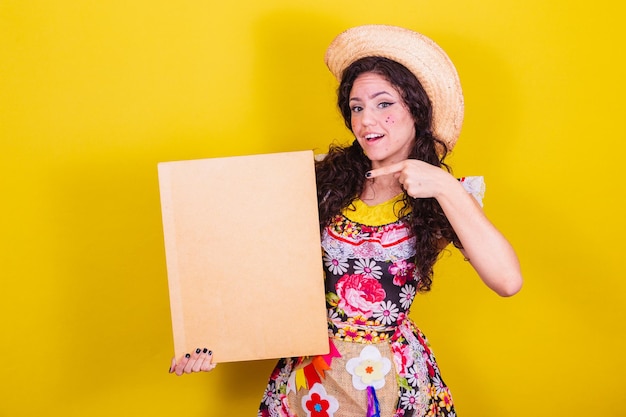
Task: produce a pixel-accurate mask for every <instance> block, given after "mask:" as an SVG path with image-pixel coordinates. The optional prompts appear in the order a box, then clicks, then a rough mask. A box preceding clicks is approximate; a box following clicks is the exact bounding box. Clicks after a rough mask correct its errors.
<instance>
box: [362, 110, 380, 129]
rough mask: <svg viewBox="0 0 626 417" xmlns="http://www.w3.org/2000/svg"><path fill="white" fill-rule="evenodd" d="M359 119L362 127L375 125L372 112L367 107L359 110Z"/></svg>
mask: <svg viewBox="0 0 626 417" xmlns="http://www.w3.org/2000/svg"><path fill="white" fill-rule="evenodd" d="M359 119H360V122H361V125H363V126H372V125H373V124H375V123H376V120H375V118H374V112H373V111H372V110H371V109H369V108H367V107H366V108H364V109H363V110H361V113H360V114H359Z"/></svg>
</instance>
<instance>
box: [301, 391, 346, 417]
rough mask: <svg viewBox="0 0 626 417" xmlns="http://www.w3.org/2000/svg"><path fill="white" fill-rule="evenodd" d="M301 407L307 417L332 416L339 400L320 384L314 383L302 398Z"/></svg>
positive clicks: (337, 407)
mask: <svg viewBox="0 0 626 417" xmlns="http://www.w3.org/2000/svg"><path fill="white" fill-rule="evenodd" d="M302 408H303V409H304V410H305V412H306V415H307V417H333V416H334V415H335V412H336V411H337V410H338V409H339V402H338V401H337V399H336V398H335V397H333V396H332V395H328V394H327V393H326V389H325V388H324V386H323V385H322V384H315V385H313V387H312V388H311V389H310V390H309V393H308V395H305V396H304V397H303V398H302Z"/></svg>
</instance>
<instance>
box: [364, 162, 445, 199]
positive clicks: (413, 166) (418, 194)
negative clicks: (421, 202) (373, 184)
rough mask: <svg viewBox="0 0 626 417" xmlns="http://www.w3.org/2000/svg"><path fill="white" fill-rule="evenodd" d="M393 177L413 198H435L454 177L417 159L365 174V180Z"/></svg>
mask: <svg viewBox="0 0 626 417" xmlns="http://www.w3.org/2000/svg"><path fill="white" fill-rule="evenodd" d="M383 175H393V176H394V177H395V178H396V179H397V180H398V181H399V182H400V184H401V185H402V188H403V189H404V190H405V191H406V193H407V194H408V195H409V196H411V197H413V198H431V197H433V198H437V196H438V195H439V194H440V193H441V192H442V190H443V189H444V188H445V186H446V182H447V181H451V180H452V181H454V182H456V180H455V179H454V177H453V176H452V175H450V174H449V173H448V172H446V171H444V170H443V169H441V168H439V167H436V166H434V165H431V164H429V163H427V162H424V161H420V160H417V159H405V160H404V161H401V162H398V163H395V164H392V165H388V166H385V167H382V168H377V169H373V170H371V171H369V172H368V173H367V178H376V177H380V176H383Z"/></svg>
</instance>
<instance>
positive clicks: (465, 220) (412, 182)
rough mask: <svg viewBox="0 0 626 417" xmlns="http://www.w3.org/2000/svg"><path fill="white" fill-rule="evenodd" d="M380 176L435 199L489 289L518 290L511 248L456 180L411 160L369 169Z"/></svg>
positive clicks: (506, 293) (503, 292)
mask: <svg viewBox="0 0 626 417" xmlns="http://www.w3.org/2000/svg"><path fill="white" fill-rule="evenodd" d="M381 175H394V176H395V177H396V178H397V179H398V181H399V182H400V183H401V184H402V187H403V188H404V190H405V191H406V192H407V194H409V195H410V196H411V197H413V198H436V199H437V201H438V202H439V205H440V206H441V208H442V209H443V212H444V213H445V215H446V217H447V218H448V221H449V222H450V224H451V225H452V228H453V229H454V231H455V233H456V234H457V236H458V238H459V240H460V241H461V244H462V245H463V254H464V256H465V257H466V258H467V259H468V260H469V262H470V263H471V265H472V266H473V267H474V269H475V270H476V272H477V273H478V275H479V276H480V278H481V279H482V280H483V282H484V283H485V284H486V285H487V286H488V287H489V288H491V289H492V290H493V291H495V292H496V293H497V294H499V295H501V296H503V297H507V296H511V295H514V294H515V293H517V292H518V291H519V290H520V289H521V287H522V274H521V271H520V265H519V261H518V259H517V255H516V254H515V251H514V250H513V247H512V246H511V244H510V243H509V242H508V241H507V240H506V238H505V237H504V236H503V235H502V233H500V231H498V229H496V227H495V226H494V225H493V224H492V223H491V222H490V221H489V219H488V218H487V217H486V216H485V214H484V212H483V211H482V209H481V207H480V206H479V204H478V203H477V202H476V200H475V199H474V198H473V197H472V196H471V195H470V194H469V193H468V192H467V191H466V190H465V189H464V188H463V186H462V185H461V184H460V182H459V181H458V180H457V179H456V178H454V177H453V176H452V175H450V174H449V173H448V172H447V171H444V170H443V169H441V168H438V167H435V166H433V165H430V164H428V163H426V162H423V161H418V160H414V159H407V160H405V161H402V162H399V163H397V164H393V165H389V166H387V167H383V168H379V169H375V170H372V171H370V175H369V178H374V177H377V176H381Z"/></svg>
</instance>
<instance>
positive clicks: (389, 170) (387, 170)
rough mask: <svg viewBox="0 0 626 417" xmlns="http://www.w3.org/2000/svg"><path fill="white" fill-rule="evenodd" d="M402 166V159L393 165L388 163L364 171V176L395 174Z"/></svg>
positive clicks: (373, 176) (374, 176)
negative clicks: (384, 165)
mask: <svg viewBox="0 0 626 417" xmlns="http://www.w3.org/2000/svg"><path fill="white" fill-rule="evenodd" d="M403 168H404V161H402V162H398V163H395V164H393V165H388V166H386V167H382V168H377V169H373V170H371V171H368V172H366V173H365V177H367V178H376V177H380V176H383V175H390V174H395V173H397V172H400V171H402V169H403Z"/></svg>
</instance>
